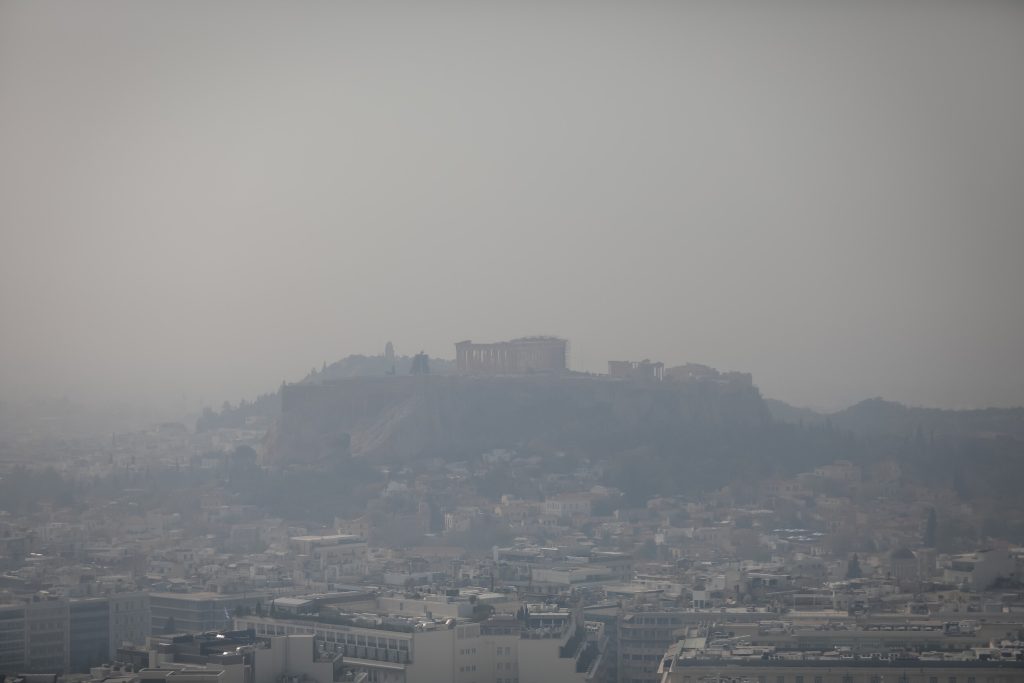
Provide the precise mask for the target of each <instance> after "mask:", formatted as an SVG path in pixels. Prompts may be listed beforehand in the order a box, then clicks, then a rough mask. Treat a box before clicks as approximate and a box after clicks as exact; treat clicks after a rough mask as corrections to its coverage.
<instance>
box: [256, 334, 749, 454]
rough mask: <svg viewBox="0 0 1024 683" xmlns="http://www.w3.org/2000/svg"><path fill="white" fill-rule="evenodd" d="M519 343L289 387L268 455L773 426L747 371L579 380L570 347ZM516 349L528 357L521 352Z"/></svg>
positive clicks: (605, 441) (447, 450)
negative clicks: (417, 367) (452, 368)
mask: <svg viewBox="0 0 1024 683" xmlns="http://www.w3.org/2000/svg"><path fill="white" fill-rule="evenodd" d="M519 341H520V340H516V341H514V342H505V343H499V344H489V345H473V344H472V343H471V342H462V343H460V344H459V345H458V347H459V352H458V368H459V372H458V373H456V374H448V375H431V374H405V375H392V376H378V377H352V378H345V379H337V380H328V381H324V382H323V383H303V384H297V385H288V386H285V387H283V389H282V394H281V399H282V405H281V416H280V418H279V420H278V423H277V425H276V427H275V429H274V430H273V432H272V435H271V439H270V443H269V446H270V447H269V449H268V459H269V460H270V461H275V462H287V463H302V462H307V463H311V464H312V463H315V462H323V461H324V460H330V459H332V458H336V457H339V456H344V455H349V454H351V455H352V456H355V457H372V458H385V459H392V458H394V459H399V460H401V459H407V458H413V457H417V456H429V455H445V456H457V455H460V454H463V453H465V454H479V453H481V452H485V451H488V450H491V449H495V448H523V447H529V448H535V449H539V450H563V451H567V452H572V451H575V450H579V449H583V448H585V449H587V450H588V451H590V452H600V451H603V450H605V449H606V448H609V447H611V446H612V444H628V443H630V442H632V441H636V442H637V443H642V442H643V441H645V434H646V435H650V436H655V437H656V436H657V435H659V434H662V433H664V432H666V431H673V430H678V429H685V428H686V426H687V425H688V424H698V423H699V424H701V425H704V426H707V425H713V424H720V425H755V424H762V423H763V422H765V421H766V420H768V419H769V415H768V411H767V409H766V407H765V405H764V402H763V401H762V399H761V395H760V393H759V391H758V390H757V388H756V387H754V386H753V384H752V383H751V381H750V376H749V375H744V374H740V373H726V374H720V373H717V372H716V371H714V370H711V369H710V368H703V366H684V367H689V368H690V371H689V374H686V373H683V374H679V373H677V375H676V378H675V379H671V378H663V379H658V380H657V381H655V380H651V379H649V378H648V375H647V369H648V368H649V366H651V365H653V364H643V363H633V364H629V367H630V368H634V369H638V370H637V371H638V372H640V373H641V374H640V375H639V376H637V377H633V378H630V377H612V376H609V375H587V374H582V373H570V372H568V371H566V370H565V367H564V366H565V363H564V358H565V356H564V346H562V349H561V350H559V345H560V344H562V345H564V342H561V340H555V339H553V338H533V339H530V340H528V341H525V343H519V344H518V346H517V342H519ZM517 349H526V351H525V353H526V354H528V355H526V356H517V355H516V354H517V352H518V351H517ZM531 363H533V364H535V365H530V364H531ZM657 365H660V364H657ZM512 368H519V369H522V368H526V369H525V370H523V371H520V372H516V371H514V370H512V371H510V369H512ZM694 368H703V370H704V372H695V371H694V370H693V369H694ZM673 370H676V369H673Z"/></svg>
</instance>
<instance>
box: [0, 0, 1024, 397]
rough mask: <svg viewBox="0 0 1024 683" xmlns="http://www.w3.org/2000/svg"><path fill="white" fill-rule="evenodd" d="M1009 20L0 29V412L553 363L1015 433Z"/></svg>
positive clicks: (419, 15)
mask: <svg viewBox="0 0 1024 683" xmlns="http://www.w3.org/2000/svg"><path fill="white" fill-rule="evenodd" d="M1022 266H1024V3H1021V2H984V1H971V2H968V1H964V2H957V3H942V2H844V3H839V2H834V3H828V2H821V1H815V2H806V3H784V2H765V1H763V0H757V1H751V2H748V3H726V2H707V3H686V2H655V1H649V2H642V1H641V2H621V3H610V2H598V1H591V2H572V3H569V2H464V3H443V2H422V1H420V2H410V3H406V4H396V3H389V2H377V1H374V2H286V3H275V4H269V5H263V4H260V3H255V2H250V1H246V2H237V3H230V2H218V3H213V2H206V1H205V0H204V1H201V2H184V1H181V0H173V1H171V0H168V1H166V2H135V1H130V2H129V1H126V2H64V3H52V2H45V1H40V0H28V1H26V2H12V1H10V0H0V320H2V328H0V329H2V335H3V336H2V339H3V342H2V344H0V397H3V398H29V397H38V396H50V395H63V394H66V395H70V396H72V397H77V398H88V397H90V396H97V397H103V398H109V397H112V396H124V397H132V398H133V399H161V400H166V399H167V398H168V397H175V398H178V399H180V397H181V396H186V397H187V398H188V400H189V401H190V402H197V401H198V400H199V399H200V397H202V398H204V399H205V400H206V401H207V402H209V403H215V404H216V403H219V402H220V401H221V400H223V399H224V398H230V399H231V400H237V399H238V398H240V397H242V396H252V395H254V394H256V393H260V392H263V391H267V390H271V389H273V388H275V387H276V386H277V385H278V384H279V383H280V381H281V380H282V379H289V380H292V379H298V378H299V377H301V376H302V374H304V373H305V372H306V371H307V370H308V369H309V368H310V367H311V366H314V365H315V366H318V367H319V365H320V363H321V362H322V361H324V360H326V361H328V362H330V361H332V360H337V359H338V358H341V357H343V356H345V355H347V354H350V353H379V352H380V351H381V350H382V349H383V347H384V343H385V342H386V341H387V340H389V339H390V340H392V341H393V342H394V343H395V346H396V349H397V351H398V352H399V353H414V352H416V351H419V350H421V349H422V350H425V351H427V352H428V353H429V354H431V355H436V356H443V357H449V358H450V357H453V355H454V350H453V346H452V343H453V342H455V341H458V340H461V339H467V338H471V339H474V340H477V341H493V340H500V339H506V338H510V337H515V336H522V335H527V334H557V335H560V336H564V337H567V338H569V339H570V341H571V343H572V358H571V364H572V366H573V367H574V368H575V369H581V370H593V371H603V370H604V369H605V367H606V365H605V363H606V361H607V360H608V359H634V360H639V359H642V358H645V357H648V358H652V359H658V360H662V361H664V362H666V363H667V364H678V363H682V362H686V361H695V362H703V363H707V364H710V365H714V366H716V367H720V368H725V369H738V370H746V371H750V372H753V373H754V377H755V382H756V383H757V384H759V385H760V386H761V388H762V391H763V392H764V393H765V394H767V395H769V396H774V397H779V398H783V399H785V400H788V401H790V402H794V403H798V404H804V405H812V406H818V407H841V406H844V405H846V404H848V403H851V402H853V401H856V400H859V399H862V398H866V397H869V396H876V395H882V396H885V397H887V398H892V399H896V400H901V401H906V402H911V403H915V404H922V405H934V406H943V407H971V406H982V405H1008V404H1024V267H1022Z"/></svg>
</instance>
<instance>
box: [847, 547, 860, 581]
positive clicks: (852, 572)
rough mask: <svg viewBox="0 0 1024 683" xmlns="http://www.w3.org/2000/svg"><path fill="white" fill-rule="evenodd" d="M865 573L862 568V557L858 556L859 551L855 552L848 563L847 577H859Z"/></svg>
mask: <svg viewBox="0 0 1024 683" xmlns="http://www.w3.org/2000/svg"><path fill="white" fill-rule="evenodd" d="M863 575H864V573H863V572H862V571H861V568H860V558H859V557H857V553H854V554H853V559H852V560H850V563H849V564H847V565H846V578H848V579H859V578H860V577H861V576H863Z"/></svg>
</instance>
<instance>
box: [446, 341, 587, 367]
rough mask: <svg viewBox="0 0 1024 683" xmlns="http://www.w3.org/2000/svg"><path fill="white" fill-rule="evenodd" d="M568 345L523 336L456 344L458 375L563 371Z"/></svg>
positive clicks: (563, 342)
mask: <svg viewBox="0 0 1024 683" xmlns="http://www.w3.org/2000/svg"><path fill="white" fill-rule="evenodd" d="M567 357H568V342H567V341H566V340H565V339H559V338H558V337H522V338H520V339H513V340H511V341H504V342H495V343H493V344H474V343H473V342H471V341H469V340H467V341H461V342H458V343H457V344H455V358H456V363H457V366H458V369H459V372H462V373H466V374H472V375H520V374H530V373H539V372H543V373H557V372H564V371H565V370H566V367H567Z"/></svg>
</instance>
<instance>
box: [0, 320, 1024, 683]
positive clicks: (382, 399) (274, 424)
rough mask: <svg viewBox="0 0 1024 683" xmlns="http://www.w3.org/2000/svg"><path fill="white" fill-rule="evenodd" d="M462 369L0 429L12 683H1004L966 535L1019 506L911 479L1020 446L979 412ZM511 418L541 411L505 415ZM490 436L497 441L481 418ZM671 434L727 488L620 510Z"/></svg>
mask: <svg viewBox="0 0 1024 683" xmlns="http://www.w3.org/2000/svg"><path fill="white" fill-rule="evenodd" d="M455 348H456V359H455V361H445V360H443V359H432V358H427V357H426V355H425V354H418V355H416V356H412V357H406V356H397V355H396V354H395V350H394V347H393V346H392V345H391V344H390V343H388V345H387V348H386V349H385V351H384V353H382V354H380V355H379V356H357V357H351V358H347V359H344V360H343V361H339V362H338V363H333V364H331V365H327V364H326V363H325V364H324V365H323V367H322V368H321V369H320V370H313V371H312V372H311V373H310V374H309V376H307V377H306V378H304V379H302V380H301V381H299V382H296V383H294V384H286V385H284V386H282V387H281V388H280V389H279V390H278V392H276V393H275V394H268V395H266V396H264V397H261V398H260V399H258V400H256V401H254V402H252V403H249V402H246V403H245V404H240V405H238V406H231V405H225V406H224V407H223V408H222V409H221V410H220V411H207V412H206V413H205V414H204V415H202V416H201V417H200V418H199V420H198V422H197V425H196V426H193V425H185V424H181V423H164V424H159V425H155V426H153V427H152V428H150V429H147V430H144V431H140V432H136V433H121V434H112V435H111V436H109V437H105V438H102V439H100V438H95V439H73V438H68V439H57V438H55V437H54V436H52V435H48V436H44V435H37V436H34V437H33V436H32V435H24V434H23V435H21V436H19V437H18V438H9V439H6V440H5V441H4V442H3V457H4V459H3V470H2V473H0V476H2V477H3V479H0V486H2V487H3V492H4V496H3V500H2V502H0V509H2V510H3V512H2V516H0V562H2V568H3V574H2V577H0V581H2V584H0V602H2V604H0V671H5V672H16V673H18V674H21V675H22V676H23V678H25V680H26V681H27V682H29V683H31V682H33V681H36V680H37V677H38V676H44V677H45V676H50V677H52V676H55V675H57V676H63V678H64V680H69V681H70V680H73V681H92V682H95V683H100V682H102V681H111V682H117V683H145V682H147V681H156V680H161V681H178V682H179V683H192V682H194V681H196V682H199V681H201V682H203V683H262V682H276V681H284V680H288V681H306V682H307V683H332V682H334V681H339V682H340V681H353V682H373V683H412V682H415V681H459V682H464V683H474V682H478V683H489V682H490V681H497V682H498V683H519V682H520V681H521V682H522V683H528V682H531V681H592V682H594V683H616V682H617V683H672V682H683V681H685V682H687V683H697V682H698V681H701V682H711V681H722V680H729V681H750V682H753V681H755V680H756V681H758V683H826V682H827V683H833V682H834V683H880V682H881V681H883V680H884V678H885V676H889V677H890V679H894V678H898V679H899V680H900V681H907V682H910V683H936V682H937V681H940V679H941V683H976V682H979V681H980V682H984V683H996V682H998V683H1003V682H1006V681H1011V680H1018V679H1019V677H1020V676H1021V674H1022V672H1024V642H1022V640H1024V585H1022V583H1021V576H1022V573H1021V572H1022V568H1024V564H1022V563H1024V546H1022V545H1021V539H1020V535H1019V530H1020V527H1019V525H1017V526H1015V525H1014V524H1009V523H1008V524H1004V525H1001V526H999V525H992V524H991V523H989V522H988V521H986V520H987V519H988V518H987V517H986V513H987V512H988V511H989V510H990V509H992V507H993V506H994V507H995V508H998V509H1000V510H1009V509H1014V507H1013V506H1015V505H1016V503H1015V502H1014V501H1010V500H1002V499H1001V498H1000V496H1005V495H1006V494H1002V493H1000V491H999V489H998V487H997V486H991V487H990V488H989V491H988V493H989V495H988V498H987V499H984V498H977V497H975V496H974V494H973V492H972V491H971V490H970V489H967V488H964V487H965V486H966V484H965V483H964V482H961V484H959V485H958V484H957V482H956V481H950V480H949V479H948V478H947V479H938V480H935V481H934V482H929V481H927V480H923V479H921V478H920V477H917V476H908V475H910V474H912V473H913V468H914V467H915V466H916V465H915V463H914V460H913V454H914V453H917V452H919V451H934V452H938V451H939V450H940V449H941V447H942V446H941V444H943V443H947V442H956V443H963V442H964V440H965V439H970V438H975V439H982V440H985V441H993V440H994V441H996V442H1007V443H1012V444H1019V441H1018V440H1017V439H1018V435H1016V434H1013V433H1012V429H1011V431H1010V432H1009V433H1006V434H1002V435H1000V434H993V433H989V432H988V431H987V430H990V429H991V427H992V425H993V424H996V423H997V422H998V418H999V417H1000V416H999V415H996V416H993V415H992V414H990V413H986V412H985V411H981V412H980V413H979V416H978V417H977V420H978V421H979V422H980V423H983V424H982V426H981V427H979V433H978V435H975V436H971V435H969V434H967V433H965V432H963V428H962V427H958V428H957V429H959V430H960V432H961V433H959V434H957V435H956V436H943V435H938V436H937V435H935V434H934V433H933V432H934V427H931V428H929V434H928V435H927V436H924V435H923V434H922V428H921V424H917V425H916V426H912V427H905V429H907V432H906V433H905V434H895V433H894V434H889V435H887V436H885V437H873V438H872V437H865V436H859V435H857V434H856V433H855V432H854V431H852V430H845V429H842V428H839V427H836V426H833V425H831V424H829V423H828V419H827V418H825V420H826V421H825V422H824V423H822V424H819V425H808V424H793V423H791V422H786V421H785V419H783V418H782V417H776V416H773V415H772V414H771V410H769V409H768V408H767V406H768V405H769V404H768V403H767V402H763V401H762V399H761V397H760V394H759V392H758V390H757V388H756V386H755V385H754V383H753V379H752V377H751V376H750V375H749V374H745V373H739V372H720V371H718V370H715V369H713V368H710V367H707V366H704V365H698V364H693V363H691V364H688V365H683V366H678V367H665V366H664V364H663V363H660V362H655V361H649V360H643V361H611V362H609V364H608V373H607V374H603V375H602V374H590V373H579V372H571V371H569V370H568V368H567V356H568V344H567V342H566V341H565V340H562V339H558V338H554V337H532V338H523V339H518V340H513V341H511V342H502V343H496V344H474V343H472V342H468V341H467V342H461V343H459V344H457V345H456V347H455ZM581 387H582V388H581ZM424 396H429V397H430V400H429V401H427V400H424ZM463 400H466V401H468V403H469V404H470V405H471V406H472V410H471V412H470V413H468V416H467V415H466V414H464V410H465V406H463V405H462V404H461V403H460V402H461V401H463ZM566 403H567V404H569V406H568V407H569V408H570V412H574V413H575V412H580V411H583V410H584V409H585V411H589V412H596V413H597V414H598V415H600V416H601V417H600V421H602V422H606V421H608V420H613V419H614V420H618V421H616V422H615V424H614V428H615V429H616V430H620V431H621V433H622V435H623V436H624V437H625V436H627V435H629V434H636V433H639V434H641V435H644V436H643V437H642V438H640V437H638V438H640V441H635V442H630V441H629V439H624V440H623V441H622V443H619V444H617V445H616V446H615V447H614V448H613V449H612V450H607V449H601V448H597V447H591V448H588V446H587V441H586V440H585V439H584V440H580V439H579V438H578V437H579V434H577V433H576V432H575V431H572V430H570V431H568V432H551V431H550V430H549V429H548V427H549V426H550V425H549V423H548V422H547V421H546V420H545V414H546V413H549V412H551V411H553V410H563V411H564V410H565V406H564V405H562V404H566ZM555 404H557V405H555ZM531 405H532V406H536V405H541V406H542V407H544V410H543V411H542V412H540V413H537V414H526V415H524V413H523V411H525V410H526V409H527V408H528V407H529V406H531ZM558 406H561V407H560V408H559V407H558ZM638 406H641V407H642V408H639V407H638ZM751 406H754V408H751ZM874 409H875V410H877V406H876V407H875V408H874ZM627 410H628V411H629V412H630V413H631V414H629V415H627V416H626V417H621V416H620V417H616V418H613V417H612V413H613V412H622V411H627ZM774 410H775V411H776V412H777V413H779V411H782V409H781V408H779V407H778V406H775V408H774ZM790 410H792V409H790ZM665 411H668V412H665ZM1018 412H1019V411H1017V412H1015V411H1009V412H1008V413H1006V414H1005V415H1002V416H1001V417H1002V419H1003V420H1004V422H1005V421H1007V420H1011V419H1012V418H1016V420H1017V421H1018V422H1019V421H1020V416H1019V414H1017V413H1018ZM663 413H664V414H663ZM780 414H782V415H785V414H786V413H785V411H782V412H781V413H780ZM503 415H504V416H506V417H507V418H508V419H509V420H511V421H513V422H514V423H515V424H516V430H515V431H516V434H517V436H516V437H515V438H509V437H508V436H506V435H505V433H504V432H503V430H501V429H491V428H490V427H489V425H492V424H494V421H495V420H499V419H501V418H502V416H503ZM692 415H699V417H698V418H693V417H692ZM951 415H956V414H955V413H951ZM659 416H661V417H659ZM557 417H558V419H557V422H558V423H559V424H562V423H563V416H562V415H561V414H559V415H558V416H557ZM819 417H820V416H819ZM960 417H961V419H962V418H963V417H964V416H963V415H960ZM805 418H808V416H807V415H803V416H802V417H801V420H803V419H805ZM836 418H837V419H839V416H836ZM577 419H579V420H582V419H583V418H582V417H578V418H577ZM662 419H664V420H666V421H667V423H671V424H677V423H680V422H682V423H684V424H687V425H689V426H687V427H686V428H685V430H684V432H681V433H679V434H669V435H668V437H665V435H660V436H659V437H658V438H659V439H663V438H669V442H670V443H672V442H673V441H672V440H673V439H682V440H681V441H680V443H683V444H686V443H690V445H688V446H685V448H689V449H693V450H694V452H693V454H692V455H693V458H694V459H693V461H692V462H694V463H699V462H700V458H699V453H698V452H697V451H698V450H700V449H704V450H707V449H711V451H712V455H713V457H720V458H722V459H724V460H726V461H727V466H726V468H725V469H724V470H723V471H722V472H720V473H719V474H718V476H719V482H718V485H715V486H714V487H706V482H710V481H714V478H713V476H715V475H708V474H707V473H705V475H704V476H701V475H700V474H699V473H697V472H694V471H692V468H693V467H694V466H695V465H694V464H687V463H685V462H682V463H680V464H679V465H678V466H677V468H678V469H681V470H682V471H683V473H684V479H687V478H693V479H695V480H698V481H700V482H701V485H700V487H698V488H694V487H686V486H680V487H679V493H676V494H674V495H673V494H671V493H665V492H662V491H661V489H660V488H659V486H658V485H656V484H655V483H654V482H651V481H649V480H648V481H646V482H643V485H642V486H641V487H640V489H639V493H638V490H637V489H636V488H635V487H633V488H631V487H632V483H631V481H630V480H629V477H627V476H626V473H625V472H624V470H623V469H622V467H621V465H622V460H623V458H625V462H626V464H627V465H628V466H629V467H633V466H636V467H639V466H640V465H639V464H637V463H640V462H642V461H644V460H645V459H650V456H649V455H647V454H646V453H645V451H647V450H651V449H652V448H654V447H653V446H651V445H650V443H651V442H648V441H645V440H644V438H646V436H648V435H650V434H660V433H661V430H662V428H663V426H664V424H663V423H662V422H661V421H660V420H662ZM808 419H809V418H808ZM934 419H935V418H934V416H932V422H933V423H934ZM714 424H718V425H721V426H720V427H716V428H714V429H713V430H712V431H711V432H707V431H706V427H707V426H708V425H714ZM1007 424H1010V425H1011V427H1012V421H1010V422H1007ZM624 425H632V427H629V428H626V427H624ZM481 426H483V427H485V428H486V429H484V430H483V431H480V429H479V427H481ZM1019 426H1020V425H1019V424H1018V425H1017V427H1019ZM584 427H586V429H590V424H589V422H584ZM633 427H639V432H637V430H636V429H633ZM751 429H753V430H755V432H754V434H755V436H757V435H758V434H767V433H768V432H763V433H762V432H759V431H757V430H765V429H769V430H776V429H783V430H785V433H787V434H788V435H789V437H788V439H789V440H788V441H787V443H789V444H790V445H791V447H792V448H793V449H798V448H806V446H801V443H802V442H803V441H810V443H811V444H812V446H811V447H810V448H811V451H812V454H811V458H810V460H808V459H807V458H797V459H795V460H793V462H790V463H788V464H787V465H785V466H776V465H770V466H769V465H765V464H763V463H762V466H752V470H751V471H750V472H743V471H741V470H740V468H741V467H747V466H749V463H748V461H745V460H730V459H731V458H732V457H733V456H732V455H731V454H730V452H729V447H728V445H727V444H726V443H725V441H724V440H726V439H728V438H729V436H728V435H729V434H734V433H736V432H743V431H746V430H751ZM690 432H693V433H698V434H704V438H706V439H710V442H708V443H705V444H704V445H703V446H700V447H697V446H694V445H693V443H692V442H687V441H686V439H685V438H684V435H685V433H690ZM708 434H710V435H711V436H708ZM602 438H604V437H602ZM756 441H757V439H756V438H755V439H754V442H755V443H756ZM875 442H878V443H880V444H881V446H878V445H877V444H876V445H875V446H872V447H870V448H869V447H867V446H864V445H863V444H874V443H875ZM858 443H860V444H862V446H861V447H859V448H857V447H852V446H851V444H858ZM645 444H646V445H645ZM742 445H743V447H744V448H745V447H746V443H743V444H742ZM1014 447H1016V446H1014ZM474 449H475V450H474ZM715 451H717V453H715ZM618 452H622V453H625V455H624V456H621V457H617V455H616V453H618ZM879 452H880V453H882V455H879V454H878V453H879ZM908 454H909V455H908ZM843 456H846V457H843ZM993 457H996V456H993ZM804 462H810V463H811V464H812V466H809V467H807V468H805V469H802V468H801V465H802V464H803V463H804ZM745 463H746V464H745ZM983 464H984V463H983V462H981V460H979V465H983ZM704 467H708V468H710V467H712V465H710V464H707V465H704ZM734 468H735V469H734ZM1007 474H1013V472H1012V471H1007ZM709 476H711V477H712V478H711V479H709V478H708V477H709ZM673 481H680V480H678V479H673ZM1015 483H1016V482H1015V481H1012V482H1011V484H1012V485H1011V487H1010V494H1009V496H1011V497H1012V495H1013V493H1012V492H1013V491H1014V490H1015ZM644 491H658V493H656V494H654V493H649V494H644ZM1008 521H1009V522H1014V521H1016V520H1008ZM1000 534H1002V535H1000ZM38 680H41V679H38Z"/></svg>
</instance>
